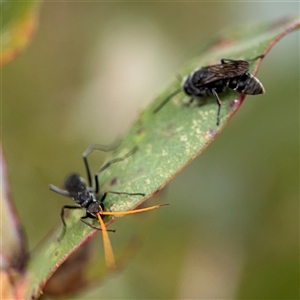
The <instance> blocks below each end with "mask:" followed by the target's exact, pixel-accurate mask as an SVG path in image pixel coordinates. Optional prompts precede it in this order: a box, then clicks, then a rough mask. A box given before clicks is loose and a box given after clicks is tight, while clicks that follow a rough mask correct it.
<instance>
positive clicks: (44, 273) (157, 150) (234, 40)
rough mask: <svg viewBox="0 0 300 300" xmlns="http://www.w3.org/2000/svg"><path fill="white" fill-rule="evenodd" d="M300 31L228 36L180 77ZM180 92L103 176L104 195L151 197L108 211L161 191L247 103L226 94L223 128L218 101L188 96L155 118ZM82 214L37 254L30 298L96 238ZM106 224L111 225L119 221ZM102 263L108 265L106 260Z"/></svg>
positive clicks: (109, 202) (286, 23)
mask: <svg viewBox="0 0 300 300" xmlns="http://www.w3.org/2000/svg"><path fill="white" fill-rule="evenodd" d="M298 27H299V21H298V20H297V19H285V20H280V21H279V22H273V23H264V24H260V25H257V26H253V25H251V26H248V27H244V28H241V27H240V28H238V29H234V30H230V31H226V32H224V33H222V34H221V35H220V36H218V37H217V38H215V39H213V41H214V42H210V43H209V44H208V46H206V48H205V50H202V51H201V53H200V54H199V56H197V57H195V58H194V59H193V60H191V61H189V62H188V63H187V64H186V65H184V66H183V68H182V69H181V70H179V73H180V74H181V75H182V76H185V75H187V74H189V73H190V72H191V71H193V70H194V69H195V68H198V67H200V66H203V65H209V64H214V63H217V62H218V61H219V60H220V59H221V58H233V59H239V58H240V59H250V58H253V57H255V56H258V55H260V54H265V55H267V53H268V52H269V51H270V49H271V48H272V47H273V46H274V45H275V44H276V42H278V41H279V40H280V39H281V38H282V37H283V36H285V35H286V34H287V33H289V32H290V31H292V30H294V29H296V28H298ZM264 59H267V58H264ZM259 65H260V62H259V61H254V62H252V63H251V66H250V72H251V73H254V74H256V72H257V69H258V67H259ZM262 81H263V78H262ZM179 87H180V83H179V82H178V81H177V80H176V79H174V80H173V82H172V83H171V84H170V85H169V86H168V87H167V88H166V89H165V90H164V91H163V92H162V93H161V94H160V95H159V96H158V97H157V98H156V99H155V101H154V102H153V103H151V104H150V105H149V107H147V108H146V109H145V110H144V111H143V112H142V113H141V115H140V116H139V118H138V120H137V121H136V122H135V124H134V125H133V126H132V128H131V130H130V131H129V132H128V134H127V135H126V136H125V137H124V139H123V141H122V144H121V145H120V147H118V149H117V151H114V152H113V153H112V155H111V156H110V158H109V159H113V158H116V157H121V156H124V155H125V154H126V153H128V152H129V151H130V150H131V149H132V148H133V147H134V146H135V145H138V147H139V149H138V151H137V152H136V153H134V155H132V156H130V157H128V158H126V159H124V160H123V161H121V162H118V163H115V164H113V165H111V166H110V167H109V168H108V169H106V170H105V171H104V172H103V173H101V176H100V183H101V184H102V185H101V189H102V191H107V190H113V191H120V192H135V193H136V192H141V193H145V194H146V195H147V196H146V197H144V198H143V199H142V197H139V196H131V197H130V196H124V195H122V196H117V195H108V196H107V198H106V200H105V202H104V204H105V210H110V211H125V210H129V209H133V208H135V207H137V206H138V205H139V204H141V203H142V202H143V201H145V200H146V199H148V198H150V197H151V196H152V195H153V194H155V193H156V192H158V191H159V190H160V189H161V188H163V187H164V186H165V185H166V184H167V183H168V182H169V181H170V180H172V178H174V176H175V175H176V174H177V173H178V172H180V171H181V170H182V169H183V168H184V167H185V166H186V165H187V164H188V163H190V162H191V161H192V160H193V159H194V158H195V157H196V156H198V155H199V154H200V153H202V151H204V150H205V149H206V147H207V146H208V145H209V144H210V143H211V142H212V141H213V140H214V139H215V138H216V137H217V135H218V134H220V132H221V131H222V129H223V128H224V127H225V125H226V123H227V122H228V121H229V119H230V118H231V117H232V116H233V114H234V113H235V112H236V111H237V110H238V108H239V107H240V105H241V104H242V102H243V100H244V98H245V96H244V95H240V94H238V93H237V92H234V91H228V92H225V93H222V94H221V95H220V98H221V100H222V109H221V122H220V126H216V112H217V105H216V103H215V100H214V99H213V98H209V99H207V102H206V103H205V104H204V105H203V106H201V107H194V108H191V107H185V106H183V104H182V102H183V101H184V99H186V98H187V97H186V96H185V95H184V93H179V94H177V95H176V96H175V97H174V98H173V99H172V100H171V101H170V102H169V103H167V104H166V106H165V107H163V108H162V109H161V111H159V112H158V113H157V114H153V110H154V109H155V108H156V107H157V106H158V105H159V104H160V103H161V102H162V101H163V100H164V99H165V98H166V97H167V96H168V95H170V94H171V93H173V92H174V91H175V90H176V89H178V88H179ZM251 97H253V98H255V97H254V96H251ZM262 98H263V96H261V97H260V99H262ZM94 155H95V154H94ZM66 203H67V199H66ZM162 209H164V210H166V209H171V208H162ZM151 213H155V211H153V212H151ZM165 213H167V212H166V211H165ZM82 215H84V211H76V212H72V213H71V214H70V216H69V217H68V218H67V233H66V235H65V237H64V238H63V240H61V242H58V241H57V240H56V238H57V236H58V235H59V230H58V231H55V232H54V233H53V234H52V235H51V236H49V238H48V239H47V241H44V243H43V244H41V245H40V247H39V248H38V249H36V251H35V252H34V253H33V254H32V258H31V261H30V263H29V271H30V286H29V287H28V294H27V296H30V295H31V294H33V295H39V293H40V291H41V290H42V288H43V286H44V284H45V282H46V281H47V279H48V278H49V277H50V276H51V274H52V273H53V272H54V271H55V270H56V269H57V268H58V266H59V265H60V264H61V263H62V262H63V261H64V260H65V259H66V258H67V257H68V256H69V255H70V254H71V253H72V252H74V251H75V250H76V249H77V248H78V247H80V245H82V244H83V243H84V242H85V241H87V240H88V239H89V238H90V237H91V236H92V235H94V234H95V233H96V231H95V230H91V228H89V227H88V226H85V225H84V224H82V222H80V221H79V218H80V216H82ZM105 220H107V222H106V224H107V225H108V224H110V223H112V222H113V221H114V220H116V219H112V218H107V219H105ZM60 230H61V229H60ZM115 234H118V233H115ZM100 259H101V260H102V261H104V259H103V258H102V257H99V260H100Z"/></svg>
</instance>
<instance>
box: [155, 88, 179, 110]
mask: <svg viewBox="0 0 300 300" xmlns="http://www.w3.org/2000/svg"><path fill="white" fill-rule="evenodd" d="M179 92H181V88H180V89H178V90H176V91H174V92H173V93H172V94H170V95H169V96H168V97H167V98H166V99H165V100H164V101H163V102H162V103H160V104H159V105H158V106H157V107H156V108H155V109H154V111H153V113H154V114H156V113H157V112H159V111H160V110H161V109H162V108H163V107H164V106H165V105H166V104H167V103H168V102H169V101H170V100H171V99H172V98H173V97H174V96H175V95H177V94H178V93H179Z"/></svg>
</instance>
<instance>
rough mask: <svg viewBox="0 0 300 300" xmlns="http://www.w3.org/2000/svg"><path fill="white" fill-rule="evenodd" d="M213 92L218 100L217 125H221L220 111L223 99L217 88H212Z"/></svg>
mask: <svg viewBox="0 0 300 300" xmlns="http://www.w3.org/2000/svg"><path fill="white" fill-rule="evenodd" d="M211 92H212V93H213V95H214V97H215V99H216V101H217V104H218V112H217V126H219V124H220V112H221V106H222V102H221V100H220V98H219V96H218V94H217V92H216V90H215V89H211Z"/></svg>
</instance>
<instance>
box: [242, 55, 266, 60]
mask: <svg viewBox="0 0 300 300" xmlns="http://www.w3.org/2000/svg"><path fill="white" fill-rule="evenodd" d="M264 57H265V55H264V54H261V55H258V56H256V57H254V58H250V59H245V60H246V61H254V60H257V59H259V58H261V59H263V58H264Z"/></svg>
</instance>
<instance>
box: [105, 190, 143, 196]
mask: <svg viewBox="0 0 300 300" xmlns="http://www.w3.org/2000/svg"><path fill="white" fill-rule="evenodd" d="M106 193H107V194H108V193H110V194H116V195H129V196H146V194H144V193H126V192H114V191H108V192H106Z"/></svg>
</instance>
